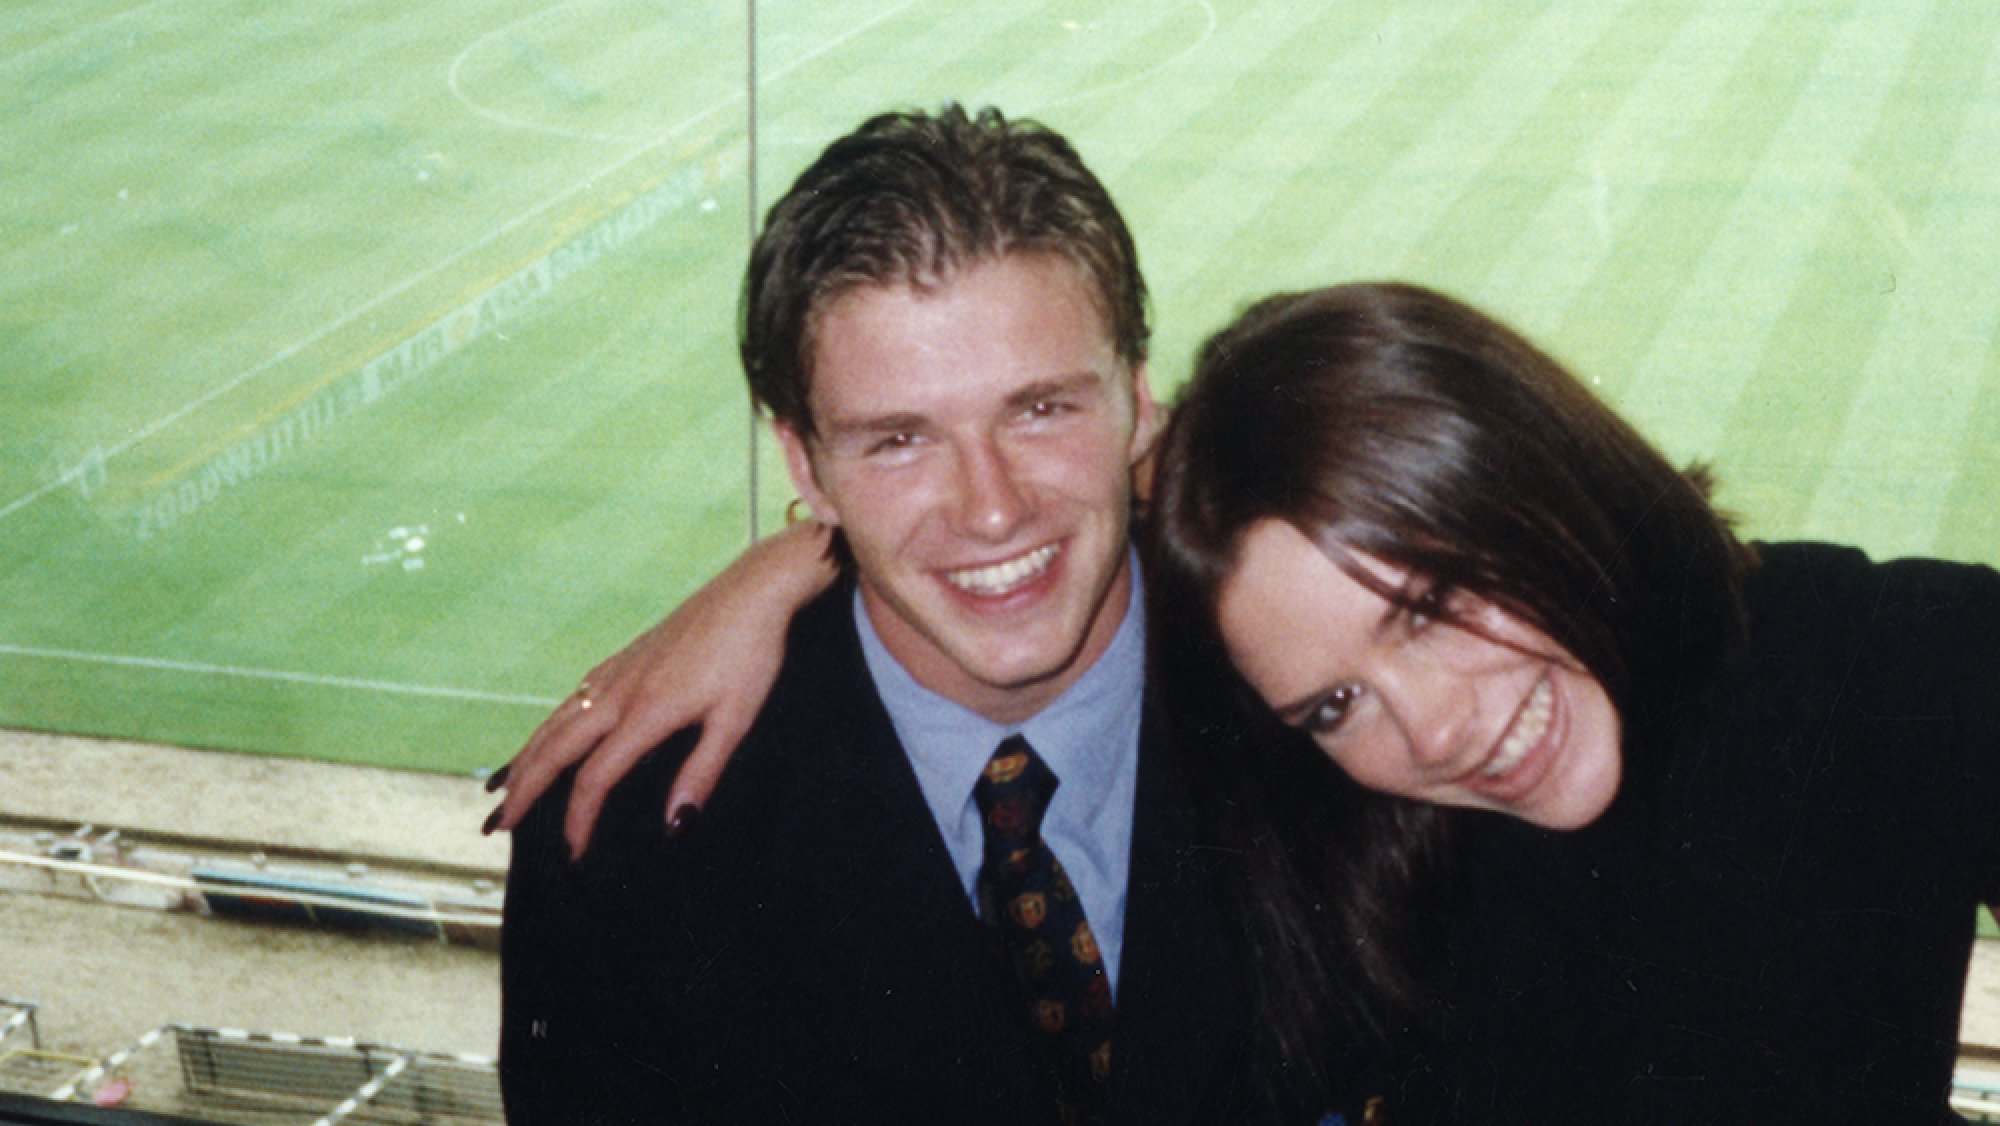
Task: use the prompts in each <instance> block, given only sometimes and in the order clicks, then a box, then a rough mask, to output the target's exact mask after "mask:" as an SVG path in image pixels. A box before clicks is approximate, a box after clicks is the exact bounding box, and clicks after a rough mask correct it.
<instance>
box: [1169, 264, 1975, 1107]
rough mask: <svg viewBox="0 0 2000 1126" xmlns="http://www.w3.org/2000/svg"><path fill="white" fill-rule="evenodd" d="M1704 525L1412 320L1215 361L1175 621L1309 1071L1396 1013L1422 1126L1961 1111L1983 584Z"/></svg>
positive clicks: (1174, 521)
mask: <svg viewBox="0 0 2000 1126" xmlns="http://www.w3.org/2000/svg"><path fill="white" fill-rule="evenodd" d="M1706 494H1707V483H1706V480H1705V475H1703V474H1701V473H1699V472H1695V473H1685V474H1684V473H1681V472H1678V471H1676V470H1674V469H1673V468H1672V467H1671V466H1669V464H1668V463H1667V462H1666V461H1665V460H1664V458H1662V457H1661V456H1660V455H1659V454H1658V453H1657V452H1656V451H1655V450H1654V449H1653V448H1652V447H1651V446H1650V445H1648V444H1647V443H1646V442H1645V441H1644V440H1643V439H1642V438H1641V437H1640V436H1639V435H1638V434H1637V433H1636V432H1634V431H1633V430H1632V429H1631V428H1630V427H1628V426H1626V425H1625V424H1624V423H1623V422H1622V421H1620V420H1619V419H1618V418H1617V417H1616V416H1615V415H1614V414H1612V413H1611V411H1610V410H1609V409H1608V408H1606V407H1605V406H1603V405H1602V404H1601V403H1599V402H1598V401H1597V400H1596V399H1595V398H1594V397H1593V396H1591V395H1590V393H1589V392H1588V391H1587V390H1585V389H1584V387H1583V386H1582V384H1581V383H1580V382H1578V381H1577V380H1576V379H1575V378H1573V377H1572V376H1570V375H1569V374H1568V373H1567V372H1566V371H1564V370H1563V369H1562V368H1561V367H1560V366H1559V365H1558V364H1556V363H1555V362H1554V361H1553V360H1551V359H1550V358H1549V357H1547V356H1546V355H1545V354H1543V353H1542V352H1541V351H1539V350H1538V349H1536V348H1535V347H1534V346H1533V345H1531V344H1529V343H1528V342H1527V341H1525V340H1523V339H1522V338H1520V337H1519V336H1518V335H1516V334H1514V333H1513V332H1512V331H1510V330H1509V329H1507V328H1506V327H1504V326H1502V325H1500V324H1498V323H1497V322H1495V321H1493V320H1492V319H1490V318H1488V317H1486V316H1485V315H1483V314H1481V313H1479V312H1477V311H1476V310H1473V309H1471V308H1468V307H1466V306H1464V305H1462V304H1460V303H1458V302H1456V301H1453V300H1451V299H1449V298H1446V297H1443V296H1442V295H1439V294H1436V293H1432V292H1429V291H1426V290H1422V289H1418V288H1415V287H1409V286H1398V285H1356V286H1344V287H1336V288H1333V289H1327V290H1320V291H1314V292H1310V293H1302V294H1294V295H1286V296H1280V297H1274V298H1271V299H1268V300H1266V301H1264V302H1262V303H1260V304H1258V305H1256V306H1254V307H1253V308H1251V309H1250V310H1249V311H1248V312H1247V313H1246V314H1244V316H1243V317H1242V318H1240V319H1239V320H1238V321H1237V322H1236V323H1235V324H1234V325H1232V326H1231V327H1229V328H1227V329H1224V330H1223V331H1222V332H1221V333H1220V334H1218V335H1217V336H1216V337H1215V338H1214V339H1212V340H1211V341H1210V342H1209V344H1208V345H1207V347H1206V348H1205V349H1204V351H1203V353H1202V358H1201V362H1200V365H1199V366H1198V368H1197V371H1196V374H1195V377H1194V379H1193V381H1192V382H1191V383H1190V384H1189V387H1188V390H1187V393H1186V395H1185V397H1184V398H1183V400H1182V402H1181V404H1180V405H1179V407H1178V408H1177V410H1176V413H1175V417H1174V419H1173V422H1172V424H1171V425H1170V427H1169V429H1168V433H1167V436H1166V438H1165V440H1164V442H1163V448H1162V451H1161V469H1160V487H1159V490H1158V496H1157V498H1156V503H1155V508H1154V515H1153V519H1154V544H1153V552H1152V555H1151V559H1150V562H1151V563H1152V564H1153V565H1154V569H1153V571H1152V573H1151V577H1152V582H1151V589H1152V591H1153V594H1154V596H1155V605H1156V607H1157V612H1156V614H1155V615H1154V618H1155V621H1156V622H1161V623H1162V624H1165V625H1171V626H1173V627H1175V628H1174V629H1172V630H1165V629H1163V630H1161V632H1160V635H1159V636H1160V637H1161V639H1162V641H1163V652H1162V654H1161V656H1162V657H1163V658H1166V659H1165V660H1163V662H1162V664H1163V667H1164V668H1165V669H1167V670H1168V672H1167V675H1168V676H1169V677H1170V678H1172V680H1173V683H1172V684H1171V686H1170V688H1169V692H1168V697H1169V698H1170V699H1173V700H1175V701H1177V702H1179V703H1181V704H1182V705H1183V706H1184V707H1185V708H1187V709H1188V710H1189V713H1190V716H1191V717H1199V718H1198V720H1197V722H1199V723H1200V729H1201V731H1202V732H1203V737H1202V738H1200V739H1196V740H1190V743H1191V745H1193V746H1194V747H1195V749H1196V752H1197V753H1195V754H1194V755H1193V756H1192V757H1191V760H1190V761H1191V766H1192V768H1193V769H1194V770H1196V771H1197V772H1199V773H1200V775H1201V776H1202V778H1203V785H1202V786H1200V787H1199V788H1198V789H1199V792H1202V793H1204V794H1205V795H1206V796H1207V799H1208V803H1209V811H1210V815H1211V819H1212V821H1213V822H1214V830H1215V832H1216V833H1217V835H1218V837H1219V838H1220V840H1219V841H1218V843H1221V844H1224V845H1226V846H1229V847H1228V849H1227V850H1226V853H1225V854H1226V855H1229V856H1232V857H1235V858H1236V859H1237V860H1238V862H1239V863H1240V865H1241V868H1242V871H1241V873H1240V877H1241V878H1240V879H1237V880H1233V881H1228V886H1230V887H1231V888H1232V890H1233V892H1234V894H1235V898H1236V900H1237V907H1238V913H1239V917H1240V918H1241V919H1242V920H1243V922H1244V924H1245V929H1246V933H1247V935H1248V937H1249V942H1250V958H1249V961H1250V964H1251V966H1252V967H1253V970H1254V972H1255V973H1257V974H1258V975H1259V976H1260V977H1261V979H1262V980H1261V988H1262V996H1261V997H1260V1005H1261V1007H1262V1009H1263V1010H1264V1011H1265V1012H1266V1013H1267V1014H1268V1015H1269V1016H1270V1018H1271V1027H1272V1028H1273V1030H1274V1031H1275V1032H1276V1033H1277V1037H1276V1040H1277V1048H1278V1050H1279V1051H1281V1052H1282V1053H1283V1054H1284V1055H1285V1056H1286V1057H1287V1063H1288V1064H1289V1065H1291V1070H1292V1071H1293V1073H1295V1074H1306V1075H1310V1074H1311V1073H1312V1072H1313V1071H1314V1069H1315V1068H1318V1067H1326V1068H1336V1067H1344V1066H1349V1061H1350V1060H1351V1058H1352V1053H1344V1052H1337V1051H1331V1050H1330V1045H1332V1044H1335V1043H1338V1042H1340V1041H1341V1040H1342V1039H1343V1037H1344V1036H1346V1035H1348V1033H1343V1032H1342V1031H1341V1030H1342V1029H1344V1028H1345V1029H1353V1028H1356V1027H1369V1026H1370V1022H1372V1029H1373V1033H1371V1034H1367V1035H1363V1036H1362V1037H1361V1038H1360V1040H1361V1046H1363V1047H1366V1046H1368V1045H1373V1046H1375V1047H1382V1048H1386V1052H1385V1054H1384V1056H1383V1057H1382V1058H1383V1059H1384V1060H1385V1061H1386V1062H1385V1063H1384V1067H1385V1069H1386V1075H1385V1077H1384V1080H1383V1082H1384V1085H1385V1087H1386V1088H1387V1089H1388V1090H1391V1091H1393V1092H1395V1096H1394V1098H1393V1099H1392V1100H1391V1103H1390V1105H1391V1108H1392V1113H1393V1117H1394V1120H1395V1121H1398V1122H1410V1121H1417V1122H1430V1121H1437V1122H1460V1121H1481V1122H1517V1121H1518V1122H1573V1121H1575V1122H1582V1121H1615V1122H1723V1121H1727V1122H1737V1121H1743V1122H1751V1121H1755V1122H1773V1121H1833V1120H1838V1121H1952V1120H1953V1119H1952V1118H1951V1116H1950V1112H1949V1110H1948V1109H1947V1107H1946V1101H1945V1100H1946V1093H1947V1088H1948V1084H1949V1080H1950V1075H1951V1065H1952V1059H1953V1052H1952V1050H1951V1047H1952V1045H1953V1043H1954V1042H1955V1032H1956V1029H1955V1023H1954V1019H1953V1018H1954V1015H1955V1002H1956V998H1957V997H1958V996H1959V994H1960V991H1961V990H1962V988H1963V985H1964V975H1965V969H1966V962H1967V958H1968V954H1969V951H1970V948H1971V945H1972V940H1973V931H1974V917H1975V910H1976V907H1977V905H1978V904H1979V903H1980V902H1982V901H1984V902H1991V901H1993V900H1994V899H1995V898H2000V832H1996V825H1995V819H1994V818H1993V816H1992V812H1991V811H1992V809H1993V806H1994V803H1995V801H1996V800H2000V646H1996V645H1995V644H1994V642H1993V640H1992V638H1993V637H1994V636H1995V631H1996V630H2000V575H1996V574H1995V573H1994V572H1993V571H1991V570H1990V569H1987V568H1983V567H1966V566H1956V565H1951V564H1944V563H1937V562H1932V561H1927V560H1904V561H1900V562H1896V563H1890V564H1875V563H1871V562H1869V561H1868V560H1867V559H1866V558H1865V557H1864V556H1862V555H1861V553H1860V552H1857V551H1853V550H1850V549H1844V548H1836V547H1831V546H1827V545H1818V544H1760V545H1755V546H1754V547H1746V546H1745V545H1741V544H1739V543H1738V542H1737V540H1736V539H1735V537H1734V535H1733V534H1732V533H1731V531H1730V529H1729V526H1728V523H1727V522H1726V521H1725V520H1724V519H1723V518H1722V517H1721V516H1719V515H1717V514H1716V513H1715V512H1714V510H1713V509H1712V508H1711V507H1710V506H1709V504H1708V501H1707V499H1706ZM1195 607H1205V608H1206V609H1207V610H1209V611H1210V613H1189V610H1190V609H1191V608H1195ZM1211 618H1212V619H1213V620H1211ZM1224 654H1226V655H1227V656H1228V658H1229V659H1230V660H1231V661H1232V662H1233V663H1234V665H1235V668H1236V670H1237V673H1240V677H1241V680H1240V681H1238V683H1239V684H1241V685H1243V686H1245V687H1247V688H1248V689H1249V690H1251V691H1250V692H1244V693H1241V695H1242V696H1243V697H1248V696H1249V695H1251V694H1252V693H1253V692H1254V694H1255V695H1256V696H1259V697H1261V698H1262V701H1263V706H1262V707H1255V706H1253V707H1252V709H1251V714H1250V715H1249V717H1248V719H1247V720H1246V721H1243V722H1238V721H1237V720H1235V719H1232V718H1230V715H1231V711H1232V708H1231V700H1230V699H1229V698H1228V697H1229V696H1230V693H1229V692H1228V691H1227V685H1228V684H1229V683H1230V682H1231V681H1234V680H1236V676H1235V674H1232V673H1230V672H1229V671H1228V670H1227V669H1226V668H1225V667H1224V665H1223V662H1222V661H1221V660H1220V659H1219V658H1220V657H1221V656H1222V655H1224ZM1218 685H1221V686H1223V689H1224V690H1223V691H1221V692H1218V691H1217V686H1218ZM1204 704H1205V705H1207V706H1206V707H1204V706H1203V705H1204ZM1273 719H1275V720H1276V721H1279V722H1269V721H1270V720H1273ZM1232 731H1233V732H1235V734H1234V735H1224V734H1222V733H1224V732H1232ZM1308 740H1310V743H1308ZM1311 744H1316V747H1315V746H1313V745H1311ZM1335 764H1337V766H1338V767H1339V768H1340V771H1344V772H1345V775H1344V776H1343V774H1342V773H1341V772H1340V771H1336V770H1335V769H1333V765H1335ZM1350 779H1351V781H1350ZM1354 782H1358V783H1360V784H1361V786H1363V787H1366V788H1367V791H1368V792H1364V791H1362V790H1359V789H1357V788H1356V787H1355V786H1354V785H1353V784H1352V783H1354ZM1441 807H1469V809H1466V810H1460V809H1445V808H1441ZM1494 814H1498V815H1500V816H1494ZM1549 829H1564V830H1574V831H1572V832H1549V831H1547V830H1549ZM1357 1013H1359V1014H1360V1015H1361V1016H1362V1017H1363V1019H1362V1020H1361V1021H1360V1022H1358V1023H1357V1022H1356V1021H1355V1020H1354V1017H1355V1015H1356V1014H1357ZM1375 1033H1386V1034H1387V1035H1386V1036H1382V1035H1376V1034H1375Z"/></svg>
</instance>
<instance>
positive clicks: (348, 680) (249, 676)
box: [0, 644, 563, 710]
mask: <svg viewBox="0 0 2000 1126" xmlns="http://www.w3.org/2000/svg"><path fill="white" fill-rule="evenodd" d="M0 656H7V657H25V658H31V659H34V660H44V661H67V662H70V663H73V664H89V665H111V666H114V667H117V668H132V669H149V670H153V671H156V672H178V673H192V674H195V675H198V676H226V677H236V678H238V679H242V680H273V681H279V682H282V683H285V684H305V685H311V686H314V687H319V688H351V689H356V690H358V691H364V692H382V693H387V694H389V695H393V696H422V697H426V698H430V699H439V700H468V701H471V702H473V703H479V704H508V705H511V706H516V707H524V708H541V709H543V710H547V709H549V708H553V707H555V706H556V705H557V704H560V703H562V701H563V698H562V697H560V696H528V695H523V694H517V693H510V692H484V691H481V690H479V689H477V688H447V687H443V686H440V685H431V684H404V683H401V682H399V681H393V680H372V679H369V678H367V677H355V676H334V675H331V674H328V673H313V672H290V671H287V670H284V669H253V668H245V667H243V666H240V665H215V664H208V663H206V662H202V661H177V660H172V659H170V658H166V657H140V656H133V655H128V654H121V653H87V652H84V651H82V650H78V649H40V648H35V647H33V646H28V645H7V644H0Z"/></svg>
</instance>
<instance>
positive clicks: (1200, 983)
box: [1112, 706, 1243, 1123]
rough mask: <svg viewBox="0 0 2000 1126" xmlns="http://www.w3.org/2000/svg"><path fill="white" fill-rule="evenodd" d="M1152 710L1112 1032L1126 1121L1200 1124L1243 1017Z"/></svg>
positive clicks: (1162, 730) (1142, 749)
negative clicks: (1202, 1112)
mask: <svg viewBox="0 0 2000 1126" xmlns="http://www.w3.org/2000/svg"><path fill="white" fill-rule="evenodd" d="M1167 726H1168V725H1167V724H1166V723H1165V721H1164V720H1163V718H1162V717H1161V716H1159V714H1158V710H1157V709H1156V708H1154V707H1150V706H1149V707H1148V708H1147V711H1146V718H1145V722H1144V726H1143V728H1142V731H1141V734H1140V740H1139V785H1138V795H1137V799H1136V804H1135V808H1134V812H1133V824H1132V871H1131V876H1130V885H1129V888H1128V891H1127V895H1126V906H1125V955H1124V961H1123V965H1122V966H1121V968H1120V970H1119V989H1118V1024H1117V1027H1116V1029H1115V1031H1114V1033H1113V1041H1112V1043H1113V1048H1112V1051H1113V1055H1114V1058H1115V1059H1116V1061H1117V1062H1116V1063H1115V1064H1114V1065H1113V1074H1112V1081H1113V1083H1114V1084H1115V1085H1116V1087H1117V1090H1116V1094H1115V1098H1114V1105H1115V1106H1116V1107H1117V1114H1116V1119H1117V1120H1119V1121H1124V1122H1135V1123H1136V1122H1166V1121H1186V1120H1191V1119H1193V1120H1199V1119H1200V1117H1201V1112H1200V1111H1198V1110H1197V1111H1195V1112H1194V1113H1193V1114H1192V1115H1191V1113H1190V1108H1196V1107H1200V1106H1203V1105H1204V1104H1207V1103H1212V1101H1213V1100H1214V1099H1215V1098H1217V1097H1218V1096H1222V1097H1227V1091H1226V1088H1224V1087H1219V1086H1218V1083H1217V1077H1218V1076H1226V1075H1227V1074H1228V1069H1229V1068H1230V1066H1232V1062H1233V1061H1235V1060H1237V1059H1239V1058H1240V1052H1241V1047H1242V1045H1241V1040H1242V1032H1243V1027H1242V1022H1241V1020H1240V1018H1239V1016H1238V1009H1237V1005H1238V997H1237V990H1236V988H1235V985H1234V978H1233V977H1232V976H1231V962H1230V960H1229V955H1228V949H1227V946H1226V942H1225V938H1224V936H1223V933H1222V930H1221V924H1220V921H1219V914H1218V911H1217V908H1216V895H1215V891H1214V889H1213V886H1212V881H1211V878H1210V874H1209V872H1208V871H1207V868H1206V866H1205V865H1204V863H1203V861H1202V854H1201V853H1200V851H1199V850H1198V849H1197V848H1196V847H1195V846H1196V840H1195V834H1194V828H1193V824H1192V822H1191V820H1190V819H1189V816H1188V813H1187V809H1186V805H1185V800H1184V794H1183V790H1182V787H1181V785H1180V781H1179V779H1178V778H1177V776H1176V773H1177V772H1176V770H1175V766H1174V763H1173V761H1172V755H1171V754H1170V748H1169V747H1168V745H1167V734H1166V729H1167Z"/></svg>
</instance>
